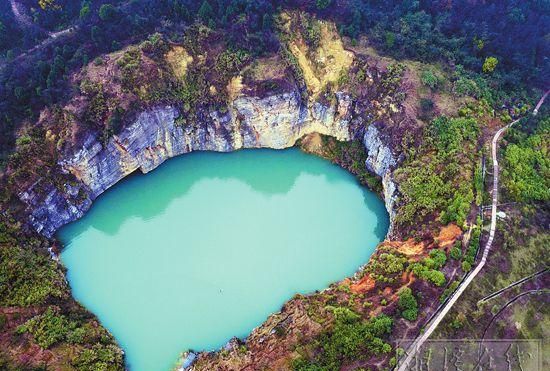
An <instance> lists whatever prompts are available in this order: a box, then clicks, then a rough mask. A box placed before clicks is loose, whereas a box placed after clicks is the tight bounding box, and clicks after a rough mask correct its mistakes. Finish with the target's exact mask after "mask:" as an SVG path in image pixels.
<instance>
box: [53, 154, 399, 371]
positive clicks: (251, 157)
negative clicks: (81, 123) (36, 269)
mask: <svg viewBox="0 0 550 371" xmlns="http://www.w3.org/2000/svg"><path fill="white" fill-rule="evenodd" d="M387 228H388V216H387V213H386V211H385V209H384V205H383V203H382V201H381V200H380V199H378V198H377V197H376V195H375V194H373V193H372V192H370V191H368V190H367V189H365V188H363V187H361V186H360V185H359V184H358V183H357V181H356V180H355V178H354V177H353V176H352V175H350V174H349V173H347V172H346V171H344V170H342V169H341V168H339V167H338V166H336V165H333V164H331V163H329V162H327V161H325V160H322V159H320V158H316V157H313V156H311V155H306V154H304V153H301V152H300V151H299V150H297V149H289V150H283V151H275V150H244V151H239V152H234V153H211V152H202V153H193V154H188V155H185V156H181V157H178V158H175V159H172V160H170V161H167V162H166V163H165V164H163V165H162V166H160V167H159V168H158V169H156V170H155V171H153V172H151V173H150V174H147V175H141V174H139V175H138V174H136V175H133V176H130V177H128V178H127V179H125V180H123V181H121V182H120V183H118V184H117V185H116V186H115V187H113V188H112V189H111V190H109V191H107V192H106V193H105V194H103V195H102V196H100V197H99V198H98V199H97V200H96V202H95V203H94V206H93V207H92V209H91V210H90V211H89V212H88V213H87V214H86V216H85V217H84V218H82V219H81V220H79V221H77V222H74V223H72V224H70V225H68V226H66V227H64V228H62V229H61V230H60V231H59V233H58V236H59V237H60V238H61V240H62V241H63V242H64V245H65V249H64V251H63V253H62V254H61V258H62V261H63V263H64V264H65V265H66V267H67V268H68V280H69V283H70V285H71V288H72V291H73V294H74V296H75V297H76V299H77V300H79V301H80V302H81V303H82V304H83V305H84V306H86V307H87V308H88V309H89V310H90V311H92V312H93V313H95V314H96V315H97V316H98V318H99V319H100V321H101V322H102V323H103V325H104V326H105V327H107V328H108V329H109V330H110V331H111V332H112V334H113V335H114V336H115V338H116V339H117V341H118V342H119V344H120V345H121V346H122V348H123V349H124V351H125V353H126V363H127V366H128V367H129V368H130V369H131V370H132V371H155V370H159V371H164V370H170V369H171V368H172V367H173V366H174V363H175V361H176V360H177V357H178V355H179V354H180V352H181V351H184V350H186V349H194V350H213V349H216V348H219V347H220V346H222V345H224V344H225V343H226V342H227V341H228V340H229V339H230V338H231V337H232V336H238V337H246V336H247V334H248V333H250V331H251V330H252V329H253V328H254V327H256V326H258V325H260V324H261V323H262V322H263V321H264V320H265V319H266V318H267V317H268V316H269V314H270V313H273V312H276V311H279V310H280V309H281V306H282V304H283V303H284V302H285V301H287V300H288V299H290V298H291V297H292V296H293V295H294V294H296V293H303V294H305V293H310V292H313V291H315V290H320V289H323V288H325V287H327V286H328V285H329V284H330V283H331V282H334V281H337V280H340V279H343V278H344V277H346V276H349V275H351V274H353V273H354V272H355V271H356V270H357V268H359V266H361V265H362V264H363V263H365V262H367V260H368V259H369V257H370V255H371V253H372V252H373V250H374V248H375V247H376V245H377V243H378V242H379V241H380V240H382V239H383V238H384V236H385V234H386V231H387Z"/></svg>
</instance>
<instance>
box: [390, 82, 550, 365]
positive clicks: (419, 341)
mask: <svg viewBox="0 0 550 371" xmlns="http://www.w3.org/2000/svg"><path fill="white" fill-rule="evenodd" d="M548 93H550V90H549V91H546V93H545V94H544V95H543V96H542V98H541V99H540V100H539V102H538V103H537V105H536V108H535V109H534V110H533V115H536V114H537V113H538V110H539V108H540V106H541V105H542V104H543V103H544V100H545V99H546V97H547V96H548ZM520 120H521V119H517V120H514V121H512V122H511V123H509V124H508V125H506V126H504V127H502V128H500V129H499V130H498V131H497V132H496V133H495V135H494V136H493V140H492V142H491V156H492V159H493V202H492V206H491V227H490V230H489V239H488V240H487V243H486V244H485V248H484V250H483V256H482V257H481V261H480V262H479V264H478V265H477V266H476V267H475V268H474V270H472V271H470V273H469V274H468V276H467V277H466V279H464V281H462V284H461V285H460V286H459V287H458V288H457V290H456V291H455V292H454V293H453V294H451V297H450V298H449V300H448V301H447V305H445V306H444V307H442V308H441V309H440V312H439V313H438V314H437V315H436V316H434V317H433V319H432V321H431V322H430V323H429V324H428V325H427V327H425V329H424V332H423V333H422V334H421V335H420V336H419V337H417V338H416V339H415V340H414V341H413V343H412V344H411V345H410V346H409V348H408V349H407V351H406V356H405V358H403V359H402V360H400V362H399V365H398V367H397V371H405V370H407V369H408V367H409V364H410V363H411V361H412V360H413V359H414V357H415V355H416V352H417V351H418V350H419V349H420V348H421V347H422V345H423V344H424V342H425V341H426V340H428V338H429V337H430V335H431V334H432V333H433V332H434V330H435V329H436V327H437V325H439V323H440V322H441V321H442V320H443V318H444V317H445V315H446V314H447V313H448V312H449V311H450V310H451V308H452V307H453V305H454V303H456V301H457V300H458V298H459V297H460V295H462V293H463V292H464V291H466V289H467V288H468V286H469V285H470V283H471V282H472V281H473V280H474V279H475V278H476V276H477V275H478V274H479V272H480V271H481V269H483V267H484V266H485V262H486V261H487V257H488V256H489V252H490V251H491V247H492V245H493V239H494V237H495V231H496V227H497V206H498V180H499V179H498V178H499V165H498V158H497V154H498V141H499V139H500V136H501V135H502V133H504V132H505V131H506V130H507V129H508V128H509V127H510V126H512V125H514V124H515V123H517V122H518V121H520Z"/></svg>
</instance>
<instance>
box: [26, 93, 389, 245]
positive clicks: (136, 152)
mask: <svg viewBox="0 0 550 371" xmlns="http://www.w3.org/2000/svg"><path fill="white" fill-rule="evenodd" d="M336 96H337V100H336V103H335V104H334V105H332V106H328V105H323V104H320V103H313V104H310V105H309V106H306V105H304V104H303V103H302V101H301V99H300V95H299V93H297V92H289V93H285V94H279V95H272V96H268V97H265V98H257V97H247V96H243V97H239V98H237V99H236V100H235V101H233V103H232V105H231V107H230V109H229V110H228V111H227V112H225V113H221V112H217V111H216V112H211V113H210V114H209V116H210V117H209V118H208V119H206V120H202V121H201V122H196V123H194V124H192V125H185V126H181V125H178V124H177V122H178V116H179V112H178V111H177V109H176V108H174V107H171V106H166V107H157V108H155V109H151V110H148V111H145V112H142V113H141V114H140V115H139V116H138V117H137V119H136V120H135V121H134V122H133V123H132V124H130V125H128V126H126V127H125V128H124V129H123V130H122V131H121V132H120V133H119V134H118V135H115V136H113V137H112V138H110V140H109V141H108V143H107V144H106V145H103V144H102V143H101V142H100V140H99V138H98V136H97V135H93V134H90V135H89V136H88V137H87V138H86V139H85V140H84V141H83V143H82V145H81V146H80V147H79V148H75V149H74V150H73V151H71V152H69V153H70V154H69V155H68V156H65V157H64V158H63V159H62V160H60V161H59V166H60V168H61V171H62V172H65V173H70V174H73V175H74V176H75V178H76V179H77V181H76V182H73V183H72V184H63V185H62V186H60V185H54V184H50V183H47V182H45V181H40V182H38V183H37V184H35V185H34V186H33V187H31V188H30V189H28V190H26V191H24V192H22V193H21V194H20V195H19V196H20V198H21V200H22V201H24V202H25V203H26V204H27V205H28V211H29V214H30V216H29V221H30V224H31V225H32V226H33V227H34V228H35V229H36V230H37V231H38V232H39V233H42V234H43V235H46V236H48V237H51V236H52V235H53V234H54V233H55V231H56V230H57V229H58V228H60V227H61V226H63V225H65V224H67V223H69V222H71V221H74V220H76V219H78V218H80V217H81V216H82V215H83V214H84V213H85V212H86V211H87V210H88V209H89V208H90V206H91V204H92V201H93V200H94V199H95V198H96V197H98V196H99V195H100V194H101V193H103V192H104V191H105V190H106V189H108V188H110V187H111V186H113V185H114V184H115V183H116V182H118V181H119V180H121V179H122V178H124V177H125V176H127V175H128V174H130V173H132V172H133V171H135V170H137V169H140V170H141V171H142V172H143V173H147V172H149V171H151V170H153V169H155V168H156V167H157V166H159V165H160V164H162V163H163V162H164V161H165V160H166V159H168V158H171V157H174V156H177V155H180V154H183V153H187V152H191V151H219V152H229V151H234V150H237V149H241V148H261V147H266V148H274V149H282V148H287V147H291V146H293V145H294V144H295V142H296V141H297V140H298V139H299V138H301V137H303V136H304V135H306V134H309V133H313V132H318V133H320V134H325V135H330V136H333V137H335V138H336V139H338V140H344V141H345V140H351V139H352V138H356V137H359V136H363V143H364V145H365V147H366V149H367V151H368V158H367V161H366V166H367V168H368V169H369V170H370V171H372V172H373V173H375V174H377V175H378V176H380V177H381V178H382V182H383V183H382V184H383V189H384V198H385V203H386V208H387V209H388V212H389V214H390V225H392V224H393V223H392V221H393V216H394V214H395V212H394V204H395V193H396V187H395V184H394V182H393V181H392V176H391V173H392V168H393V167H394V166H395V165H396V161H395V156H394V155H393V154H392V151H391V149H390V148H389V147H388V146H387V145H385V144H384V138H383V135H382V134H381V130H380V128H378V127H377V125H376V124H373V125H370V126H369V127H368V128H367V130H366V131H364V133H363V132H362V129H352V128H362V127H363V125H356V123H357V122H355V123H354V124H352V122H353V121H354V120H355V121H357V120H360V119H355V118H354V112H353V102H352V100H351V99H350V98H349V97H348V96H347V95H345V94H343V93H337V94H336ZM44 183H45V184H44Z"/></svg>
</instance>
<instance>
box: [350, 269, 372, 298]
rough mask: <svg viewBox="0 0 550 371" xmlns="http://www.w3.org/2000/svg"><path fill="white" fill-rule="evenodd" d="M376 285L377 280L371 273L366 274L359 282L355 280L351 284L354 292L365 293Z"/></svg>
mask: <svg viewBox="0 0 550 371" xmlns="http://www.w3.org/2000/svg"><path fill="white" fill-rule="evenodd" d="M375 285H376V281H375V280H374V279H373V278H372V277H371V275H370V274H365V275H364V276H363V278H361V279H360V280H359V281H357V282H353V283H351V284H350V285H349V287H350V290H351V292H353V293H354V294H365V293H367V292H369V291H370V290H372V289H373V288H374V286H375Z"/></svg>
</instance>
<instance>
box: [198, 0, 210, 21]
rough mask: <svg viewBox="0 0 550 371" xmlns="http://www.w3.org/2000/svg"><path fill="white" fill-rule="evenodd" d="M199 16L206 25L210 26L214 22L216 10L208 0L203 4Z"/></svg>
mask: <svg viewBox="0 0 550 371" xmlns="http://www.w3.org/2000/svg"><path fill="white" fill-rule="evenodd" d="M198 15H199V18H200V19H201V20H202V21H203V22H204V23H206V24H208V23H209V22H210V21H211V20H212V17H214V10H213V9H212V6H211V5H210V3H209V2H208V1H207V0H204V1H203V2H202V5H201V7H200V8H199V13H198Z"/></svg>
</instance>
